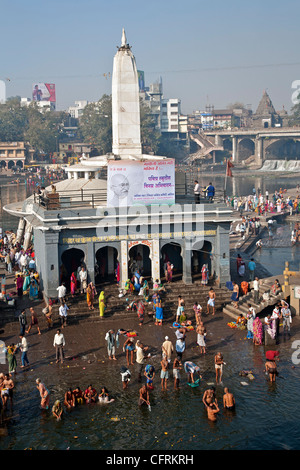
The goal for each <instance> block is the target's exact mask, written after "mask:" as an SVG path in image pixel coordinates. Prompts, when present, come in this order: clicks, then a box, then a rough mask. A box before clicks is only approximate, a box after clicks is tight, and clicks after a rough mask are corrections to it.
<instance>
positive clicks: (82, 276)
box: [79, 266, 87, 294]
mask: <svg viewBox="0 0 300 470" xmlns="http://www.w3.org/2000/svg"><path fill="white" fill-rule="evenodd" d="M79 280H80V292H81V294H83V293H84V292H85V291H86V288H87V272H86V269H85V268H84V266H82V268H81V271H79Z"/></svg>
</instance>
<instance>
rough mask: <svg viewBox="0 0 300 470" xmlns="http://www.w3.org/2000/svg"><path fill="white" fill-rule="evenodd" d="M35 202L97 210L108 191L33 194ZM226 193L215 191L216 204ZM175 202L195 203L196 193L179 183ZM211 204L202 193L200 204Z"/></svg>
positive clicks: (81, 190)
mask: <svg viewBox="0 0 300 470" xmlns="http://www.w3.org/2000/svg"><path fill="white" fill-rule="evenodd" d="M33 201H34V203H35V204H38V205H39V206H40V207H43V208H44V209H45V210H57V209H68V208H75V207H77V208H84V207H85V208H95V207H98V206H106V203H107V191H106V189H98V190H91V189H84V188H82V189H80V190H65V191H59V192H55V193H51V192H49V193H47V195H46V196H42V195H40V194H37V193H33ZM223 201H224V192H223V191H221V190H216V191H215V197H214V202H223ZM175 202H176V203H191V202H194V192H193V187H192V186H191V185H187V184H186V183H179V184H178V183H177V184H176V188H175ZM206 202H209V201H208V200H207V199H206V197H205V194H204V193H203V192H202V193H201V195H200V203H202V204H204V203H206Z"/></svg>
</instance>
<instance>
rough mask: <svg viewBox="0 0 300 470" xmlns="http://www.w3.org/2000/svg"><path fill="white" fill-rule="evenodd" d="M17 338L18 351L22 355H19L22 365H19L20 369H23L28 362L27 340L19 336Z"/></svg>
mask: <svg viewBox="0 0 300 470" xmlns="http://www.w3.org/2000/svg"><path fill="white" fill-rule="evenodd" d="M19 338H20V340H21V345H20V349H21V352H22V355H21V362H22V365H21V367H22V368H23V367H25V366H26V364H27V365H29V360H28V357H27V351H28V343H27V339H26V338H25V336H24V335H20V336H19Z"/></svg>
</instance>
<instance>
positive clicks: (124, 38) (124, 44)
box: [121, 28, 127, 47]
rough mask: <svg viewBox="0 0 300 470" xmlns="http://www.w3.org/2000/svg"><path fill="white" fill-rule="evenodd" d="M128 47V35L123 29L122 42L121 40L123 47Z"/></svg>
mask: <svg viewBox="0 0 300 470" xmlns="http://www.w3.org/2000/svg"><path fill="white" fill-rule="evenodd" d="M126 45H127V39H126V33H125V29H124V28H123V29H122V40H121V47H126Z"/></svg>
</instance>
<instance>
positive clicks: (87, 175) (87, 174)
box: [84, 171, 90, 180]
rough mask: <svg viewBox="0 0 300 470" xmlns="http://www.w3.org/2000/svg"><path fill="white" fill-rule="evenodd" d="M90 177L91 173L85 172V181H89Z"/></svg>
mask: <svg viewBox="0 0 300 470" xmlns="http://www.w3.org/2000/svg"><path fill="white" fill-rule="evenodd" d="M89 177H90V172H89V171H85V172H84V179H85V180H88V179H89Z"/></svg>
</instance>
